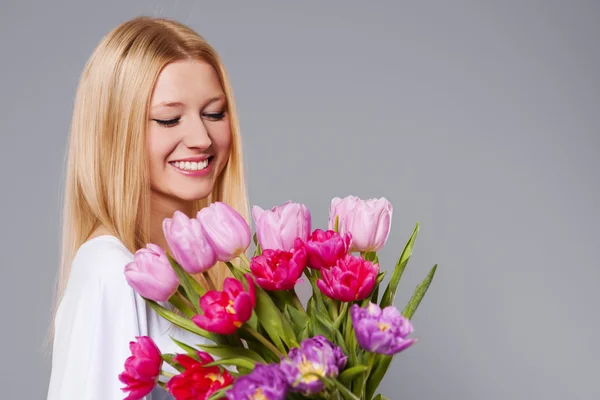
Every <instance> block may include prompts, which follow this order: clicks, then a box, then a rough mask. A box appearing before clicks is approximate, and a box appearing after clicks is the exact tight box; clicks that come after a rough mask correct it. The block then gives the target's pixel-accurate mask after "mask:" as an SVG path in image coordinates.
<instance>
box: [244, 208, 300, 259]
mask: <svg viewBox="0 0 600 400" xmlns="http://www.w3.org/2000/svg"><path fill="white" fill-rule="evenodd" d="M252 217H253V218H254V224H255V226H256V236H257V238H258V243H259V244H260V246H261V247H262V249H263V250H265V249H271V250H282V251H290V250H291V249H293V248H294V242H295V240H296V238H300V239H301V240H302V241H306V240H307V239H308V237H309V235H310V232H311V215H310V211H309V210H308V208H307V207H306V206H305V205H304V204H298V203H292V202H291V201H288V202H286V203H284V204H282V205H280V206H275V207H273V208H271V209H270V210H263V209H262V208H260V207H258V206H254V207H253V208H252Z"/></svg>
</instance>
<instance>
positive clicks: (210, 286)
mask: <svg viewBox="0 0 600 400" xmlns="http://www.w3.org/2000/svg"><path fill="white" fill-rule="evenodd" d="M202 276H203V277H204V279H206V283H208V290H217V285H215V283H214V282H213V280H212V278H211V277H210V274H209V273H208V272H203V273H202Z"/></svg>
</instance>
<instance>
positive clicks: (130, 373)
mask: <svg viewBox="0 0 600 400" xmlns="http://www.w3.org/2000/svg"><path fill="white" fill-rule="evenodd" d="M136 339H137V340H138V341H137V342H133V341H132V342H129V349H130V351H131V356H129V357H128V358H127V360H125V371H124V372H122V373H121V374H119V380H120V381H121V382H123V383H124V384H125V385H126V386H125V387H124V388H122V389H121V390H123V392H129V395H128V396H127V397H126V398H125V399H124V400H139V399H142V398H143V397H144V396H146V395H147V394H148V393H150V392H151V391H152V389H153V388H154V386H155V385H156V382H157V381H158V377H159V375H160V369H161V367H162V362H163V360H162V357H161V354H160V350H159V349H158V347H157V346H156V344H155V343H154V341H153V340H152V339H150V338H149V337H148V336H137V337H136Z"/></svg>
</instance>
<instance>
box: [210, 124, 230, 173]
mask: <svg viewBox="0 0 600 400" xmlns="http://www.w3.org/2000/svg"><path fill="white" fill-rule="evenodd" d="M212 140H213V147H214V148H215V150H216V151H217V152H218V153H219V155H220V156H221V159H222V160H223V164H225V163H226V162H227V159H228V158H229V152H230V151H231V143H232V140H233V139H232V134H231V128H230V125H229V122H227V123H224V124H222V125H221V126H219V127H218V129H216V130H215V132H214V135H213V139H212Z"/></svg>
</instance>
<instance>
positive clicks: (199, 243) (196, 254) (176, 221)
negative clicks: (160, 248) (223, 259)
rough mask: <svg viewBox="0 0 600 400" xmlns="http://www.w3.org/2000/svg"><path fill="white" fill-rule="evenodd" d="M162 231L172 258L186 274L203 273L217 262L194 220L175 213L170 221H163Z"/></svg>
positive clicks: (198, 224)
mask: <svg viewBox="0 0 600 400" xmlns="http://www.w3.org/2000/svg"><path fill="white" fill-rule="evenodd" d="M163 231H164V234H165V239H166V240H167V243H168V245H169V249H170V250H171V254H173V258H174V259H175V260H176V261H177V262H178V263H179V265H181V267H182V268H183V269H184V270H185V271H187V272H188V273H190V274H197V273H201V272H204V271H206V270H208V269H210V268H211V267H212V266H213V265H215V263H216V262H217V254H216V253H215V250H214V249H213V247H212V246H211V243H210V242H209V241H208V239H207V237H206V234H205V233H204V231H203V230H202V228H201V226H200V222H199V221H198V220H197V219H196V218H188V216H187V215H185V214H184V213H182V212H181V211H175V213H174V214H173V218H172V219H171V218H165V220H164V221H163Z"/></svg>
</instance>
